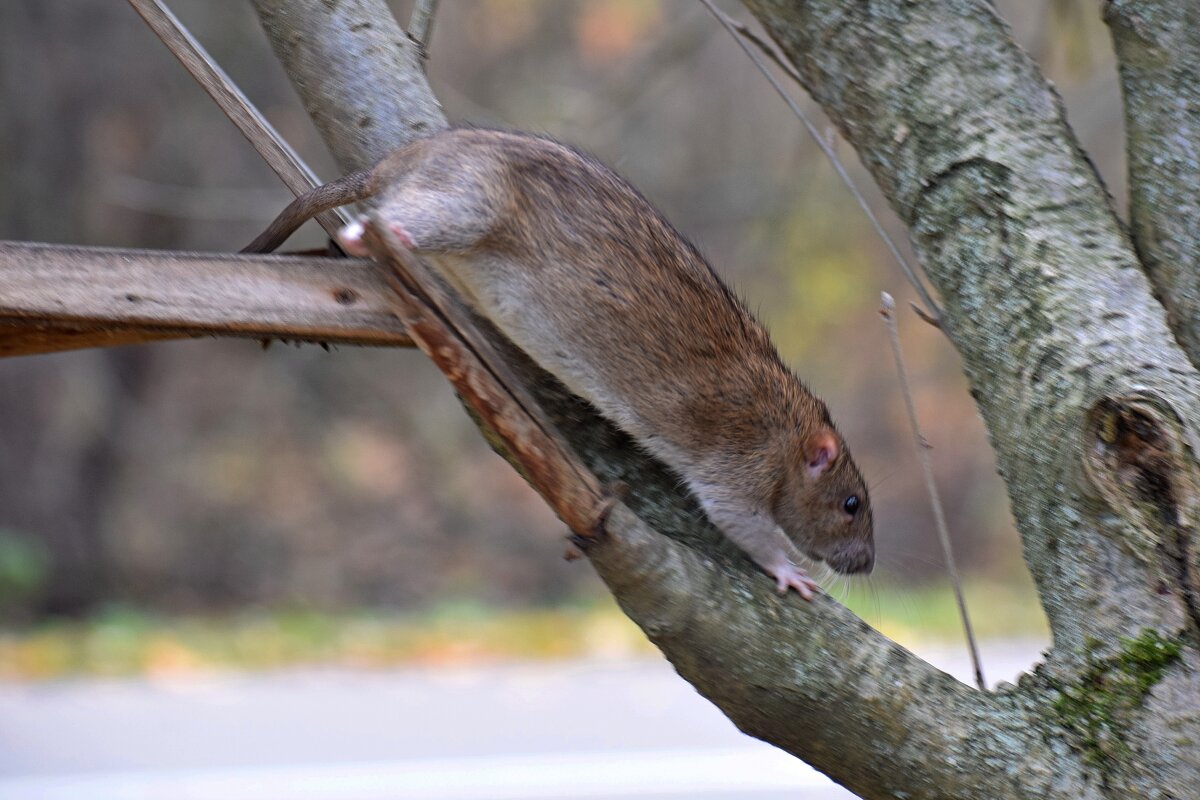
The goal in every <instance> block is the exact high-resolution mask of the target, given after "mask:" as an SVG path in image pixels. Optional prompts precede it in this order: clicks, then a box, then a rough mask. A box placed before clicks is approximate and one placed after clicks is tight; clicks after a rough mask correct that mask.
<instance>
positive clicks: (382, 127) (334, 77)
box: [251, 0, 446, 172]
mask: <svg viewBox="0 0 1200 800" xmlns="http://www.w3.org/2000/svg"><path fill="white" fill-rule="evenodd" d="M251 2H252V3H253V5H254V10H255V11H256V12H257V13H258V17H259V21H260V22H261V23H262V26H263V29H264V30H265V31H266V32H267V38H268V39H269V40H270V42H271V47H272V48H273V49H274V50H275V55H276V57H277V58H278V59H279V61H280V63H282V64H283V67H284V69H285V70H287V74H288V77H289V78H291V81H292V85H293V86H295V87H296V91H297V92H298V93H299V94H300V99H301V100H302V101H303V103H304V108H305V110H306V111H307V112H308V114H309V116H311V117H312V118H313V122H315V123H316V126H317V130H319V131H320V132H321V136H322V138H323V139H324V140H325V143H326V145H328V146H329V149H330V150H331V151H332V152H333V156H334V158H335V159H336V160H337V162H338V165H339V166H341V168H342V170H343V171H345V172H351V171H353V170H356V169H363V168H364V167H370V166H373V165H374V164H375V162H377V161H379V160H380V159H381V158H383V157H384V156H385V155H387V154H388V153H389V152H391V151H392V150H394V149H395V148H397V147H399V146H400V145H402V144H404V143H405V142H408V141H411V140H412V139H415V138H418V137H421V136H428V135H429V134H430V133H433V132H434V131H436V130H440V129H441V128H444V127H446V117H445V115H444V114H443V113H442V109H441V106H440V105H439V104H438V102H437V99H436V98H435V97H434V96H433V92H432V91H430V89H429V82H428V81H427V80H426V79H425V73H424V71H423V70H422V67H421V56H420V48H419V47H418V45H417V44H416V43H415V42H413V41H412V40H411V39H409V38H408V36H406V35H405V33H404V31H403V30H401V28H400V26H399V24H397V22H396V18H395V17H394V16H392V13H391V11H389V10H388V7H387V5H386V4H384V3H382V2H378V0H341V2H337V3H322V2H311V1H310V0H301V1H300V2H297V1H296V0H251Z"/></svg>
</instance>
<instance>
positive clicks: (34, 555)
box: [0, 528, 50, 610]
mask: <svg viewBox="0 0 1200 800" xmlns="http://www.w3.org/2000/svg"><path fill="white" fill-rule="evenodd" d="M49 560H50V559H49V555H48V554H47V553H46V550H45V548H44V547H42V545H41V543H40V542H38V541H37V540H36V539H31V538H29V537H28V536H18V535H16V534H13V533H10V532H9V531H6V530H4V529H2V528H0V610H2V609H5V608H6V607H9V606H17V605H23V604H24V603H26V602H28V601H29V599H30V598H32V597H35V596H36V595H37V594H38V592H39V591H40V590H41V589H42V588H43V585H44V584H45V582H46V578H47V576H48V574H49V570H48V566H49Z"/></svg>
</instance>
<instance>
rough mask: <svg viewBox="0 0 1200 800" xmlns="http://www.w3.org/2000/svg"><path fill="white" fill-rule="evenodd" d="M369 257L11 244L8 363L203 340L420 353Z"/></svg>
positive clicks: (6, 291) (2, 255) (0, 313)
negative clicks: (61, 353) (278, 341)
mask: <svg viewBox="0 0 1200 800" xmlns="http://www.w3.org/2000/svg"><path fill="white" fill-rule="evenodd" d="M389 292H391V289H390V288H388V286H387V285H386V283H385V282H384V279H383V277H382V276H381V275H380V274H379V272H378V270H377V268H376V267H375V266H374V265H372V264H371V263H370V262H368V261H361V260H356V259H346V258H325V257H312V256H274V255H271V256H262V255H240V254H233V253H193V252H179V251H157V250H118V249H111V248H101V247H75V246H64V245H50V244H39V243H33V242H9V241H0V356H14V355H32V354H34V353H46V352H53V351H56V350H71V349H78V348H82V347H100V346H110V345H115V344H131V343H134V342H146V341H157V340H162V339H173V338H186V337H195V336H238V337H248V338H278V339H284V340H289V341H302V342H325V343H330V344H354V345H381V346H390V347H411V346H412V340H411V339H409V338H408V335H407V334H405V332H404V326H403V325H402V324H401V323H400V321H399V320H398V319H396V317H395V315H394V314H393V313H392V311H391V306H390V305H389V302H390V301H389V299H388V293H389Z"/></svg>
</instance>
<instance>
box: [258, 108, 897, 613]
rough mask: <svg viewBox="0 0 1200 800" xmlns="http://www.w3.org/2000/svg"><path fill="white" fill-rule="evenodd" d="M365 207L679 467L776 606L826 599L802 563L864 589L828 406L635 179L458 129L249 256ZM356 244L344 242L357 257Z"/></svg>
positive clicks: (348, 233)
mask: <svg viewBox="0 0 1200 800" xmlns="http://www.w3.org/2000/svg"><path fill="white" fill-rule="evenodd" d="M372 196H375V201H376V208H377V211H378V213H379V214H380V216H381V217H382V219H384V220H386V221H387V223H388V224H389V225H390V226H391V227H392V229H393V230H394V231H395V232H396V234H397V236H399V237H400V239H401V240H402V241H404V242H405V244H407V245H408V246H410V247H411V248H412V249H413V250H414V251H416V252H418V253H421V254H423V255H425V256H427V257H429V258H430V260H431V261H433V263H434V264H435V265H436V266H437V267H438V268H439V270H440V271H441V272H442V273H443V274H444V275H445V276H446V277H447V278H448V279H449V280H450V281H451V282H452V283H453V284H454V286H455V287H456V288H457V289H458V290H459V291H460V292H461V293H462V295H463V296H464V299H465V300H466V301H467V302H469V303H470V304H471V305H473V306H474V307H475V308H476V309H477V310H478V311H479V312H480V313H482V314H483V315H484V316H485V317H487V318H488V319H489V320H491V321H492V323H494V324H495V325H496V326H497V327H498V328H499V329H500V330H501V331H502V332H503V333H504V334H505V335H506V336H508V337H509V338H510V339H511V340H512V341H513V342H514V343H515V344H516V345H517V346H518V347H520V348H521V349H522V350H524V351H525V352H526V353H528V354H529V356H530V357H532V358H533V359H534V361H536V362H537V363H538V364H539V365H541V366H542V367H543V368H544V369H546V370H547V371H549V372H550V373H552V374H553V375H555V376H556V377H557V378H558V379H559V380H561V381H562V382H563V383H564V384H565V385H566V386H567V387H568V388H570V389H571V390H572V391H573V392H575V393H577V394H578V395H579V396H581V397H583V398H585V399H587V400H588V401H590V402H591V403H592V404H593V405H595V406H596V407H597V408H598V409H599V410H600V411H601V413H603V414H604V415H605V416H606V417H607V418H609V419H610V420H612V421H613V422H614V423H615V424H616V425H618V426H619V427H620V428H622V429H623V430H624V431H626V432H627V433H629V434H630V435H631V436H633V438H634V439H635V440H637V441H638V442H639V443H640V444H641V445H642V446H643V447H645V448H646V450H648V451H649V452H650V453H652V454H653V455H655V456H656V457H658V458H659V459H661V460H662V461H664V462H665V463H667V464H668V465H670V466H671V467H672V468H673V469H674V470H675V471H676V472H677V473H678V474H679V475H680V476H681V477H682V478H683V480H684V482H685V483H686V484H687V486H688V488H689V489H691V491H692V492H693V493H694V494H695V496H696V497H697V498H698V499H699V501H700V505H701V506H702V507H703V509H704V511H705V513H707V514H708V517H709V519H711V520H712V522H713V523H714V524H715V525H716V526H717V527H718V528H719V529H720V530H721V531H722V532H723V533H724V534H725V535H726V536H727V537H728V538H729V539H730V540H732V541H733V542H734V543H735V544H737V545H738V546H739V547H741V548H742V549H743V550H744V551H745V552H746V553H747V554H749V555H750V557H751V558H753V559H754V561H755V562H756V563H757V564H758V565H759V566H760V567H762V568H763V569H764V570H766V572H767V573H769V574H770V575H772V576H773V577H774V578H775V580H776V584H777V587H778V589H779V591H780V592H781V593H786V592H787V590H788V588H789V587H791V588H794V589H796V590H797V591H798V592H800V594H801V595H803V596H804V597H806V598H809V597H811V595H812V590H813V589H814V588H816V583H815V582H813V580H812V579H811V578H810V577H808V575H806V574H805V572H804V571H803V570H802V569H800V568H799V567H798V566H797V564H796V562H797V561H798V560H799V552H798V550H797V548H799V550H801V551H803V552H804V553H806V554H807V555H809V556H811V557H813V558H815V559H820V560H824V561H826V562H827V563H828V564H829V565H830V566H831V567H833V568H834V569H835V570H837V571H838V572H846V573H851V572H869V571H870V570H871V568H872V567H873V565H874V560H875V550H874V539H873V530H872V518H871V506H870V502H869V500H868V497H867V489H866V486H865V485H864V484H863V480H862V476H861V474H860V473H859V470H858V468H857V466H856V465H855V464H854V461H853V460H852V459H851V457H850V453H849V451H848V450H847V449H846V445H845V442H844V441H843V440H842V437H841V436H840V435H839V434H838V432H837V429H836V428H835V427H834V425H833V422H832V421H831V419H830V417H829V412H828V410H827V409H826V407H825V404H824V403H823V402H822V401H821V400H820V399H818V398H817V397H816V396H814V395H813V394H812V393H811V392H809V391H808V390H807V389H806V388H805V387H804V385H803V384H802V383H801V382H800V381H799V380H798V379H797V378H796V376H795V375H793V374H792V372H791V371H790V370H788V368H787V367H786V366H784V364H783V362H782V360H781V359H780V357H779V355H778V353H777V352H776V351H775V348H774V346H773V345H772V344H771V341H770V339H769V338H768V336H767V333H766V331H765V330H764V329H763V327H762V325H761V324H760V323H759V322H758V321H757V320H755V319H754V317H753V316H752V315H751V314H750V312H749V311H748V310H747V309H746V308H745V306H744V305H743V304H742V303H741V302H740V301H739V300H738V298H737V297H736V296H735V295H734V294H733V293H732V292H731V291H730V290H729V289H728V288H727V287H726V286H725V285H724V284H723V283H722V282H721V280H720V279H719V278H718V277H717V275H716V273H714V272H713V270H712V268H711V267H710V266H709V265H708V263H707V262H706V261H705V260H704V258H703V256H701V255H700V253H699V252H698V251H697V250H696V248H695V247H693V246H692V245H691V244H690V243H689V242H688V241H687V240H685V239H684V238H683V237H682V236H681V235H680V234H679V233H678V232H677V231H676V230H675V229H674V228H672V227H671V225H670V223H668V222H667V221H666V220H665V219H664V218H663V217H662V216H661V215H660V214H659V213H658V212H657V211H655V210H654V208H652V207H651V206H650V204H649V203H648V202H647V201H646V200H645V199H644V198H643V197H642V196H641V195H640V194H639V193H638V192H637V190H636V189H634V188H633V187H632V186H630V185H629V184H628V183H626V182H625V181H624V180H623V179H621V178H620V177H618V176H617V175H615V174H613V173H612V172H611V171H610V170H608V169H607V168H606V167H604V166H603V165H601V164H599V163H598V162H596V161H594V160H593V159H591V158H589V157H588V156H586V155H583V154H581V153H579V152H578V151H576V150H574V149H572V148H569V147H566V146H564V145H562V144H559V143H557V142H554V141H551V140H548V139H543V138H539V137H535V136H530V135H525V134H517V133H503V132H498V131H488V130H450V131H445V132H442V133H438V134H436V135H434V136H432V137H429V138H427V139H421V140H418V141H415V142H413V143H411V144H409V145H407V146H405V147H402V148H400V149H399V150H397V151H395V152H394V153H392V154H391V155H389V156H388V157H387V158H385V159H384V160H383V161H381V162H380V163H379V164H378V165H376V166H375V167H374V168H373V169H371V170H364V171H360V172H356V173H353V174H351V175H348V176H346V177H345V178H342V179H341V180H338V181H334V182H333V183H330V184H326V185H325V186H322V187H319V188H317V189H314V190H313V191H312V192H309V193H308V194H306V195H303V196H301V197H299V198H297V199H296V201H294V202H293V203H292V204H291V205H289V206H288V208H287V209H285V210H284V212H283V213H282V214H281V215H280V217H279V218H278V219H277V220H276V221H275V222H274V223H272V225H271V227H270V228H269V229H268V230H267V231H266V232H264V233H263V235H262V236H260V237H258V238H257V239H256V240H255V241H254V242H253V243H252V244H251V245H250V246H249V247H247V248H246V251H248V252H263V251H267V250H271V249H274V248H275V247H276V246H278V245H279V244H280V243H282V242H283V240H284V239H286V238H287V236H288V235H290V234H291V232H292V231H293V230H295V229H296V228H297V227H299V225H300V224H301V223H302V222H304V221H305V220H307V219H308V218H310V217H311V216H313V215H314V214H316V213H319V212H320V211H324V210H326V209H328V208H332V207H334V206H337V205H344V204H346V203H349V202H353V201H355V200H361V199H364V198H366V197H372ZM361 235H362V226H361V225H360V224H354V225H350V226H348V227H347V228H346V229H344V230H343V232H342V234H341V235H340V237H339V238H340V239H341V241H342V245H343V247H345V248H346V250H347V252H349V253H351V254H354V255H364V254H365V251H364V249H363V244H362V241H361Z"/></svg>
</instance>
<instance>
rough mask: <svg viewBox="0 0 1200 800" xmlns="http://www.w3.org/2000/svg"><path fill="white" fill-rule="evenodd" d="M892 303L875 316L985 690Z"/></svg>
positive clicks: (884, 301) (883, 299) (886, 300)
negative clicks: (891, 360)
mask: <svg viewBox="0 0 1200 800" xmlns="http://www.w3.org/2000/svg"><path fill="white" fill-rule="evenodd" d="M895 312H896V301H895V300H893V299H892V296H891V295H890V294H888V293H887V292H883V293H881V294H880V298H879V315H880V316H881V317H883V324H884V325H885V326H886V327H887V329H888V337H889V338H890V339H891V341H892V355H893V356H894V357H895V359H896V374H897V375H898V376H899V378H900V393H901V394H903V395H904V406H905V408H907V409H908V424H909V425H911V426H912V432H913V441H914V443H915V444H916V448H917V459H918V460H919V461H920V462H921V469H923V470H924V472H925V488H926V489H927V490H928V491H929V504H930V505H931V506H933V519H934V522H935V523H936V525H937V532H938V539H940V540H941V543H942V554H943V555H944V556H945V557H946V569H947V570H948V571H949V573H950V581H951V583H953V584H954V599H955V600H956V601H957V602H958V613H959V615H960V616H961V617H962V624H963V630H964V631H965V632H966V635H967V648H968V649H969V651H970V654H971V664H972V666H973V667H974V668H975V683H976V684H977V685H978V686H979V688H980V689H986V688H987V687H986V685H985V684H984V682H983V665H982V664H981V663H980V660H979V647H978V646H977V645H976V644H975V632H974V631H973V630H972V629H971V618H970V617H969V616H968V615H967V601H966V600H965V599H964V598H963V591H962V581H961V580H960V579H959V577H958V568H957V567H956V566H955V565H954V553H953V551H952V550H951V548H950V532H949V529H948V528H947V527H946V514H945V512H944V511H943V510H942V500H941V497H939V496H938V490H937V484H936V483H934V480H933V463H932V462H931V461H930V458H929V444H928V442H926V440H925V437H924V435H922V433H921V426H920V423H918V422H917V409H916V406H915V405H914V404H913V399H912V390H911V389H910V388H909V385H908V370H907V369H905V367H904V356H903V354H902V353H901V352H900V333H899V331H898V330H897V328H896V313H895Z"/></svg>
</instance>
